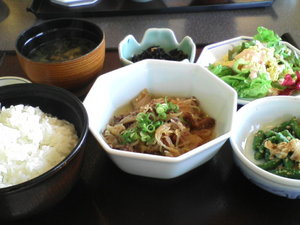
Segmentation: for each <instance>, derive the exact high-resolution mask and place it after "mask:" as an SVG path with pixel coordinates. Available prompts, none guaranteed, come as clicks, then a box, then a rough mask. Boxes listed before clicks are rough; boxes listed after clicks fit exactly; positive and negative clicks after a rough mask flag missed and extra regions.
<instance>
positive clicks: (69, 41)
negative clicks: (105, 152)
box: [28, 38, 97, 62]
mask: <svg viewBox="0 0 300 225" xmlns="http://www.w3.org/2000/svg"><path fill="white" fill-rule="evenodd" d="M96 46H97V45H96V43H94V42H92V41H90V40H87V39H83V38H62V39H55V40H52V41H48V42H46V43H43V44H41V45H39V46H38V47H36V48H35V49H33V50H32V51H31V52H30V53H29V55H28V58H30V59H32V60H33V61H39V62H62V61H67V60H72V59H75V58H78V57H80V56H82V55H85V54H87V53H88V52H90V51H91V50H92V49H93V48H95V47H96Z"/></svg>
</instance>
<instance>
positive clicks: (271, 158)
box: [230, 96, 300, 199]
mask: <svg viewBox="0 0 300 225" xmlns="http://www.w3.org/2000/svg"><path fill="white" fill-rule="evenodd" d="M230 141H231V145H232V148H233V152H234V156H235V157H234V159H235V162H236V164H237V166H238V167H239V168H240V169H241V171H242V172H243V174H244V175H245V176H246V177H247V178H248V179H249V180H250V181H252V182H253V183H254V184H256V185H257V186H258V187H260V188H262V189H264V190H266V191H268V192H270V193H273V194H275V195H279V196H283V197H287V198H291V199H296V198H300V98H299V97H295V96H270V97H265V98H261V99H258V100H255V101H252V102H250V103H249V104H247V105H245V106H243V107H242V108H241V109H239V110H238V112H237V115H236V120H235V124H234V126H233V130H232V135H231V137H230Z"/></svg>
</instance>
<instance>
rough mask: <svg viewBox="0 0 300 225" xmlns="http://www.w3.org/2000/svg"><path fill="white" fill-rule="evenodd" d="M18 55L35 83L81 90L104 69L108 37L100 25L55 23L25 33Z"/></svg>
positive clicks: (20, 38) (68, 20)
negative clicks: (106, 38) (106, 39)
mask: <svg viewBox="0 0 300 225" xmlns="http://www.w3.org/2000/svg"><path fill="white" fill-rule="evenodd" d="M16 52H17V56H18V59H19V62H20V65H21V67H22V69H23V70H24V72H25V73H26V75H27V76H28V78H29V79H30V80H31V81H32V82H35V83H43V84H49V85H54V86H59V87H63V88H66V89H76V88H77V89H78V88H81V87H83V86H84V85H87V84H88V83H90V82H91V81H92V80H94V79H95V78H96V77H97V76H98V75H99V72H100V71H101V69H102V68H103V64H104V59H105V35H104V32H103V31H102V29H101V28H100V27H99V26H98V25H97V24H94V23H92V22H89V21H86V20H81V19H73V18H60V19H53V20H48V21H46V22H42V23H40V24H37V25H35V26H32V27H30V28H29V29H27V30H25V31H24V32H22V33H21V34H20V35H19V36H18V38H17V41H16Z"/></svg>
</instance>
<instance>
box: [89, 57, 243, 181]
mask: <svg viewBox="0 0 300 225" xmlns="http://www.w3.org/2000/svg"><path fill="white" fill-rule="evenodd" d="M120 81H121V82H120ZM144 89H147V90H148V91H149V92H150V93H152V94H154V95H156V96H176V97H191V96H194V97H196V98H197V99H198V100H199V101H200V105H201V107H202V108H203V110H204V111H205V112H206V113H207V115H209V116H210V117H212V118H214V119H215V121H216V127H215V133H216V137H215V139H213V140H211V141H209V142H207V143H205V144H203V145H201V146H199V147H196V148H194V149H192V150H190V151H189V152H187V153H184V154H182V155H180V156H177V157H168V156H160V155H151V154H145V153H137V152H129V151H123V150H117V149H113V148H111V147H110V146H109V145H108V144H107V142H106V140H105V139H104V137H103V135H102V134H103V131H104V130H105V129H106V126H107V124H108V123H109V121H110V120H111V119H112V117H113V115H114V113H115V112H116V110H117V109H119V108H120V107H121V106H124V105H125V104H127V103H128V102H129V101H130V100H132V99H133V98H134V97H136V96H137V95H138V94H139V93H140V92H141V91H142V90H144ZM215 90H218V91H217V92H216V91H215ZM236 98H237V96H236V92H235V91H234V90H233V89H232V88H231V87H229V86H228V85H227V84H225V83H224V82H222V81H221V80H219V79H218V78H216V77H215V76H212V75H211V74H210V73H209V72H208V71H206V70H205V69H204V68H202V67H201V66H199V65H196V64H191V63H183V62H173V61H163V60H143V61H140V62H137V63H134V64H131V65H129V66H126V67H122V68H121V69H118V70H115V71H112V72H110V73H107V74H104V75H101V76H100V77H99V78H97V80H96V81H95V83H94V85H93V87H92V88H91V90H90V92H89V93H88V95H87V97H86V99H85V100H84V106H85V107H86V109H87V112H88V115H89V120H90V125H89V127H90V130H91V132H92V134H93V135H94V136H95V138H96V139H97V141H98V142H99V143H100V144H101V145H102V147H103V149H104V150H105V151H106V152H107V153H108V155H109V156H110V157H111V159H112V160H113V161H114V162H115V163H116V164H117V165H118V166H119V168H121V169H122V170H124V171H125V172H127V173H130V174H135V175H140V176H146V177H154V178H161V179H169V178H174V177H177V176H180V175H182V174H185V173H186V172H188V171H190V170H192V169H194V168H196V167H197V166H200V165H202V164H203V163H205V162H206V161H208V160H209V159H211V158H212V157H213V156H214V155H215V154H216V153H217V152H218V150H219V149H220V147H221V146H222V145H223V143H224V142H225V141H226V140H227V138H228V137H229V135H230V132H231V125H232V122H233V118H234V114H235V111H236Z"/></svg>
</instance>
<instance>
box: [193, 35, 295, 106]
mask: <svg viewBox="0 0 300 225" xmlns="http://www.w3.org/2000/svg"><path fill="white" fill-rule="evenodd" d="M250 40H253V38H252V37H249V36H240V37H235V38H232V39H228V40H225V41H221V42H217V43H214V44H211V45H207V46H205V47H204V48H203V50H202V51H201V53H200V56H199V58H198V59H197V61H196V63H197V64H199V65H201V66H204V67H205V68H207V67H208V66H209V65H210V64H213V63H215V62H216V61H219V60H221V59H222V58H223V57H224V56H225V55H227V53H228V50H231V49H232V48H233V47H234V46H237V45H240V44H241V43H242V42H245V41H250ZM282 43H284V44H285V45H287V47H288V48H290V49H292V50H293V51H295V52H297V53H298V54H299V55H300V50H299V49H297V48H296V47H294V46H293V45H291V44H290V43H288V42H285V41H282ZM251 101H253V99H247V98H238V104H240V105H245V104H247V103H249V102H251Z"/></svg>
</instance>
